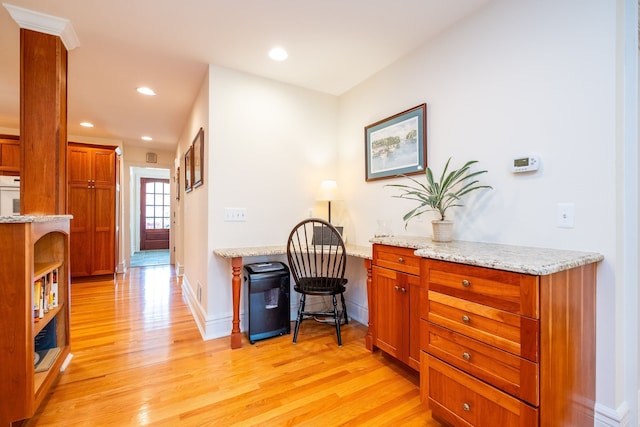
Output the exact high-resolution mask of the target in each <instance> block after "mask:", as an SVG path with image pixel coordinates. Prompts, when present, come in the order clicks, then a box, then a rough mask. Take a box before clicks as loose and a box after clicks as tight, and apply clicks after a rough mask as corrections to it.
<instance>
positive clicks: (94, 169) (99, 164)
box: [91, 149, 116, 187]
mask: <svg viewBox="0 0 640 427" xmlns="http://www.w3.org/2000/svg"><path fill="white" fill-rule="evenodd" d="M115 156H116V154H115V152H114V151H113V150H100V149H96V150H94V151H93V153H92V164H91V179H92V180H93V184H94V185H95V186H96V187H100V186H109V187H113V186H114V185H115V176H116V173H115V168H116V161H115Z"/></svg>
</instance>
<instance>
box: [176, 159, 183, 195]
mask: <svg viewBox="0 0 640 427" xmlns="http://www.w3.org/2000/svg"><path fill="white" fill-rule="evenodd" d="M180 191H182V188H181V187H180V166H178V167H177V168H176V200H180Z"/></svg>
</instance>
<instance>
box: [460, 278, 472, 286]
mask: <svg viewBox="0 0 640 427" xmlns="http://www.w3.org/2000/svg"><path fill="white" fill-rule="evenodd" d="M462 286H464V287H465V288H468V287H469V286H471V282H469V281H468V280H467V279H464V280H463V281H462Z"/></svg>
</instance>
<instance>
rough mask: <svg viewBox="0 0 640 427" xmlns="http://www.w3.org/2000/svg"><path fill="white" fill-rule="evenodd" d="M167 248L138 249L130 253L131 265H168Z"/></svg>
mask: <svg viewBox="0 0 640 427" xmlns="http://www.w3.org/2000/svg"><path fill="white" fill-rule="evenodd" d="M170 262H171V261H170V254H169V249H157V250H149V251H138V252H136V253H134V254H132V255H131V265H130V266H131V267H146V266H152V265H168V264H169V263H170Z"/></svg>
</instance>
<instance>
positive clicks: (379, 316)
mask: <svg viewBox="0 0 640 427" xmlns="http://www.w3.org/2000/svg"><path fill="white" fill-rule="evenodd" d="M419 274H420V258H419V257H416V256H415V255H413V249H407V248H398V247H394V246H386V245H374V247H373V267H372V276H371V280H372V292H373V296H372V298H371V301H372V305H373V306H372V307H371V308H370V317H371V319H373V322H369V326H370V328H371V329H372V335H373V346H375V347H378V348H379V349H381V350H383V351H385V352H386V353H388V354H390V355H392V356H393V357H395V358H397V359H398V360H401V361H402V362H404V363H406V364H407V365H409V366H410V367H412V368H413V369H416V370H420V323H419V320H420V309H419V303H420V276H419Z"/></svg>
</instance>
